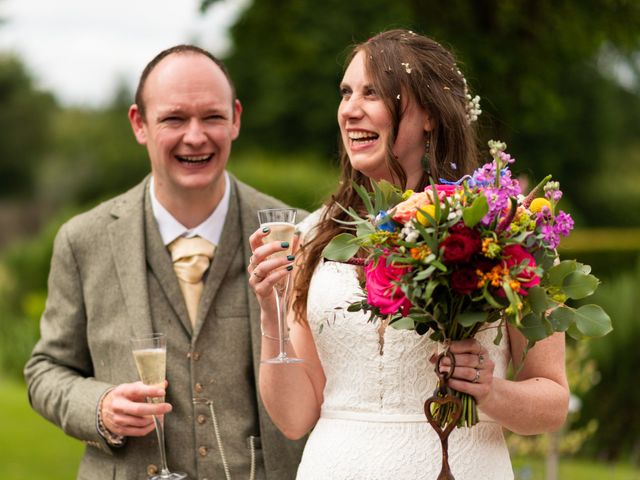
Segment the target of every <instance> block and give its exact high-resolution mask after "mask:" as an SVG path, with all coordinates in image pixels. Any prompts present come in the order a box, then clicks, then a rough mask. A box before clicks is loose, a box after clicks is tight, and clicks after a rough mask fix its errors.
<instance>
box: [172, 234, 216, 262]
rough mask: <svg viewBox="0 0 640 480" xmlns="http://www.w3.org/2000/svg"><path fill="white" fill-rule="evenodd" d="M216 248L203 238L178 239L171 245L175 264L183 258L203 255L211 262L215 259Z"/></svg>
mask: <svg viewBox="0 0 640 480" xmlns="http://www.w3.org/2000/svg"><path fill="white" fill-rule="evenodd" d="M215 249H216V246H215V245H214V244H212V243H211V242H209V241H208V240H205V239H204V238H202V237H191V238H186V237H178V238H176V239H175V240H174V241H173V242H171V243H170V244H169V251H170V252H171V260H173V261H174V262H175V261H177V260H180V259H182V258H185V259H186V258H189V257H194V256H197V255H202V256H205V257H207V258H208V259H209V260H211V259H212V258H213V253H214V252H215Z"/></svg>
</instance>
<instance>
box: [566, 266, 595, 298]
mask: <svg viewBox="0 0 640 480" xmlns="http://www.w3.org/2000/svg"><path fill="white" fill-rule="evenodd" d="M599 283H600V281H599V280H598V279H597V278H596V277H594V276H593V275H587V274H584V273H582V272H579V271H576V272H572V273H569V274H568V275H567V276H566V277H564V280H563V281H562V291H563V292H564V293H565V295H567V296H568V297H569V298H573V299H574V300H578V299H580V298H584V297H588V296H589V295H591V294H592V293H593V292H595V291H596V289H597V288H598V284H599Z"/></svg>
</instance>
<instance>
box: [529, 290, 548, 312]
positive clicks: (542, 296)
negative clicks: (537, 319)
mask: <svg viewBox="0 0 640 480" xmlns="http://www.w3.org/2000/svg"><path fill="white" fill-rule="evenodd" d="M527 299H528V302H529V305H530V306H531V310H533V311H534V312H535V313H538V314H540V313H544V312H546V311H547V310H548V309H549V308H551V306H552V304H550V302H549V299H548V298H547V292H546V291H545V290H544V288H542V287H538V286H534V287H531V288H530V289H529V294H528V295H527Z"/></svg>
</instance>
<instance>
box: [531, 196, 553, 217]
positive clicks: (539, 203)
mask: <svg viewBox="0 0 640 480" xmlns="http://www.w3.org/2000/svg"><path fill="white" fill-rule="evenodd" d="M543 207H548V208H549V209H550V208H551V202H550V201H549V200H547V199H546V198H542V197H538V198H534V199H533V201H532V202H531V205H529V211H530V212H531V213H538V212H540V211H541V210H542V208H543Z"/></svg>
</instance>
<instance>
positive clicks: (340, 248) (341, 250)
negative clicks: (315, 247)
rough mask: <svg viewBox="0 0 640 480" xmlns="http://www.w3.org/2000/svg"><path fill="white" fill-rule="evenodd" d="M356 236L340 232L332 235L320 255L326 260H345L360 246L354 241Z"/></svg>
mask: <svg viewBox="0 0 640 480" xmlns="http://www.w3.org/2000/svg"><path fill="white" fill-rule="evenodd" d="M355 240H356V237H354V236H353V235H351V234H350V233H340V234H338V235H336V236H335V237H333V238H332V239H331V241H330V242H329V243H328V244H327V246H326V247H324V250H322V255H323V256H324V258H326V259H327V260H333V261H335V262H346V261H347V260H349V259H350V258H352V257H353V256H354V255H355V254H356V253H357V252H358V249H359V248H360V247H359V246H358V245H357V244H356V243H355Z"/></svg>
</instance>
